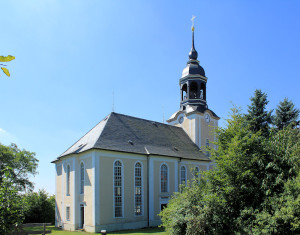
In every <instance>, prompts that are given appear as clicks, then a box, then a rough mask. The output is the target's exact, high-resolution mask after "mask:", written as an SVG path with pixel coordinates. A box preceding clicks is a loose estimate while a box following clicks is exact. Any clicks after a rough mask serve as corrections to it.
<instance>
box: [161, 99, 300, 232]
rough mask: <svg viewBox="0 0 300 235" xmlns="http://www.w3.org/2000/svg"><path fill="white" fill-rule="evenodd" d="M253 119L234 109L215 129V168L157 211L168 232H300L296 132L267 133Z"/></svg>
mask: <svg viewBox="0 0 300 235" xmlns="http://www.w3.org/2000/svg"><path fill="white" fill-rule="evenodd" d="M261 97H262V96H261ZM253 123H255V122H250V121H249V117H246V116H245V115H243V114H242V113H241V112H240V111H239V110H237V109H233V113H232V115H231V118H230V119H228V120H227V126H226V128H219V129H218V130H217V136H218V138H217V142H216V144H217V146H218V149H217V150H214V149H211V154H212V157H213V158H214V160H215V163H216V165H215V167H214V169H213V170H210V171H208V172H204V173H203V178H202V179H201V183H200V185H199V184H192V186H191V187H190V188H188V187H187V188H186V189H185V190H184V191H183V192H182V193H177V194H175V195H174V196H173V197H172V199H171V200H170V202H169V204H168V207H167V208H166V209H164V210H163V211H162V212H161V214H160V215H161V216H162V222H163V226H164V227H165V228H166V230H167V232H169V233H171V234H181V233H182V234H235V233H239V234H253V233H255V232H256V233H265V234H274V233H281V232H282V231H285V232H283V234H284V233H289V234H299V233H300V226H299V224H300V217H299V215H300V204H299V203H300V199H299V193H298V192H299V191H300V187H299V182H298V181H297V180H299V167H300V159H299V156H300V133H299V131H297V130H295V129H291V128H286V129H284V130H281V131H278V132H274V131H270V132H269V133H268V134H267V135H266V133H263V132H262V130H266V129H267V128H265V129H260V131H257V132H254V131H253ZM267 131H269V130H267Z"/></svg>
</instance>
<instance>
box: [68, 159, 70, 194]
mask: <svg viewBox="0 0 300 235" xmlns="http://www.w3.org/2000/svg"><path fill="white" fill-rule="evenodd" d="M67 195H70V165H67Z"/></svg>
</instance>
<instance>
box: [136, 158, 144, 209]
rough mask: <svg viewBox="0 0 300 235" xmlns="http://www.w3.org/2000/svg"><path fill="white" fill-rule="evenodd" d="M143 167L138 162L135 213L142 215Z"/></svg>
mask: <svg viewBox="0 0 300 235" xmlns="http://www.w3.org/2000/svg"><path fill="white" fill-rule="evenodd" d="M142 193H143V189H142V165H141V163H139V162H137V163H136V164H135V166H134V213H135V215H142V206H143V205H142V204H143V202H142Z"/></svg>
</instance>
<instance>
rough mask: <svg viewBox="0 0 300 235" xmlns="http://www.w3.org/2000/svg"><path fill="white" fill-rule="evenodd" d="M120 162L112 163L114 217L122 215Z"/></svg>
mask: <svg viewBox="0 0 300 235" xmlns="http://www.w3.org/2000/svg"><path fill="white" fill-rule="evenodd" d="M122 187H123V185H122V163H121V162H120V161H116V162H115V163H114V207H115V208H114V210H115V212H114V214H115V217H123V196H122Z"/></svg>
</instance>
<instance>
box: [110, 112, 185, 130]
mask: <svg viewBox="0 0 300 235" xmlns="http://www.w3.org/2000/svg"><path fill="white" fill-rule="evenodd" d="M110 114H116V115H122V116H125V117H130V118H134V119H138V120H141V121H146V122H151V123H152V124H153V123H157V124H160V125H166V126H172V127H176V128H181V127H178V126H173V125H170V124H168V123H163V122H158V121H153V120H149V119H145V118H139V117H135V116H131V115H127V114H123V113H116V112H111V113H110Z"/></svg>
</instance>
